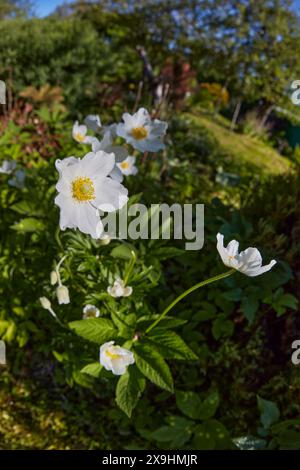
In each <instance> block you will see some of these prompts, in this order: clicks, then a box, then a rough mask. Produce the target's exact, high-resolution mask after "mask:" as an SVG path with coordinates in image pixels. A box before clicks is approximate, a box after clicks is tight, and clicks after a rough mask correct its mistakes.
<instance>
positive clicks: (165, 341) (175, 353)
mask: <svg viewBox="0 0 300 470" xmlns="http://www.w3.org/2000/svg"><path fill="white" fill-rule="evenodd" d="M148 341H150V342H152V343H153V344H154V345H155V348H156V349H157V350H158V351H159V352H160V353H161V354H162V355H163V357H165V358H167V359H179V360H192V361H193V360H197V359H198V356H196V354H195V353H194V352H193V351H192V350H191V349H190V348H189V347H188V345H187V344H186V343H185V342H184V341H183V339H182V338H181V337H180V336H179V335H178V334H177V333H175V331H170V330H165V329H161V328H155V329H153V330H152V331H151V333H150V334H149V336H148Z"/></svg>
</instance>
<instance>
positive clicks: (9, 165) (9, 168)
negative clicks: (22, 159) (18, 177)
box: [0, 160, 17, 175]
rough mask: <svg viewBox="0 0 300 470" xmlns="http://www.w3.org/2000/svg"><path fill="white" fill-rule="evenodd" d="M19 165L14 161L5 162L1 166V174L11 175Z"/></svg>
mask: <svg viewBox="0 0 300 470" xmlns="http://www.w3.org/2000/svg"><path fill="white" fill-rule="evenodd" d="M16 166H17V163H16V162H15V161H14V160H4V161H3V162H2V165H1V166H0V173H4V174H5V175H10V174H11V173H12V172H13V171H14V170H15V168H16Z"/></svg>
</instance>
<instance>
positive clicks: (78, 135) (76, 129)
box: [72, 121, 96, 144]
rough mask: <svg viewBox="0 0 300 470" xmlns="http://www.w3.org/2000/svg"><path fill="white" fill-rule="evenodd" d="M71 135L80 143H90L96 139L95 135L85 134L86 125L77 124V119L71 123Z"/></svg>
mask: <svg viewBox="0 0 300 470" xmlns="http://www.w3.org/2000/svg"><path fill="white" fill-rule="evenodd" d="M72 136H73V139H74V140H76V142H79V143H80V144H92V143H93V142H94V141H95V140H96V137H92V136H90V135H87V127H86V126H85V125H84V124H82V125H79V124H78V121H76V122H75V123H74V125H73V130H72Z"/></svg>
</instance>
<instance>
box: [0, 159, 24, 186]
mask: <svg viewBox="0 0 300 470" xmlns="http://www.w3.org/2000/svg"><path fill="white" fill-rule="evenodd" d="M0 173H2V174H4V175H10V176H12V177H11V178H10V179H9V180H8V184H9V186H13V187H15V188H18V189H23V188H24V186H25V177H26V174H25V171H24V170H18V169H17V163H16V162H15V161H14V160H4V161H3V162H2V165H1V166H0Z"/></svg>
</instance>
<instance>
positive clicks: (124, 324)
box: [111, 312, 136, 338]
mask: <svg viewBox="0 0 300 470" xmlns="http://www.w3.org/2000/svg"><path fill="white" fill-rule="evenodd" d="M111 318H112V321H113V322H114V324H115V325H116V327H117V328H118V330H119V334H120V336H123V337H125V338H126V337H129V336H132V335H133V332H134V328H135V325H136V315H135V313H129V314H128V313H120V312H112V313H111Z"/></svg>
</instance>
